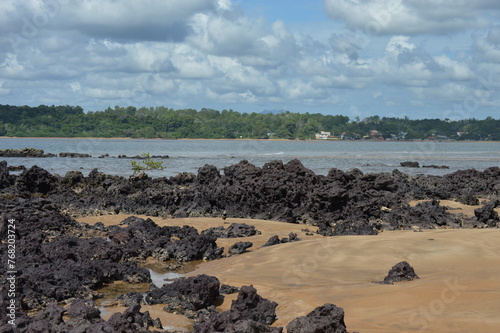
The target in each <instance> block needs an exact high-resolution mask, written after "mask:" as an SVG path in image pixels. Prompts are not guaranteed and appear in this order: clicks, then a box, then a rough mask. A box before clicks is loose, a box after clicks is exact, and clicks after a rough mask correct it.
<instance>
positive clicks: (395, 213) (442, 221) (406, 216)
mask: <svg viewBox="0 0 500 333" xmlns="http://www.w3.org/2000/svg"><path fill="white" fill-rule="evenodd" d="M384 220H385V221H387V222H388V223H389V224H390V225H391V226H392V229H393V230H398V229H411V228H412V227H413V226H420V227H423V228H426V229H432V228H436V227H444V226H447V227H454V228H456V227H459V226H461V225H462V223H463V217H462V216H458V215H454V214H450V213H449V212H447V210H446V207H444V206H441V205H440V204H439V201H437V200H431V201H426V202H421V203H419V204H417V205H416V206H415V207H410V206H409V205H402V206H400V207H396V208H394V209H392V210H391V211H390V212H388V213H387V214H385V215H384Z"/></svg>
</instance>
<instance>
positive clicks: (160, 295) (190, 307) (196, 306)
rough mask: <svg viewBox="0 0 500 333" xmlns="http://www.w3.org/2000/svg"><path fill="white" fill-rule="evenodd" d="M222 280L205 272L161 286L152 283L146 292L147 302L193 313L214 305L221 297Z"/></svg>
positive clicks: (174, 310) (169, 309) (167, 309)
mask: <svg viewBox="0 0 500 333" xmlns="http://www.w3.org/2000/svg"><path fill="white" fill-rule="evenodd" d="M219 288H220V282H219V279H217V278H216V277H214V276H208V275H205V274H202V275H198V276H193V277H189V278H185V279H178V280H176V281H174V282H172V283H171V284H165V285H163V286H162V287H161V288H156V287H155V286H154V285H152V288H151V290H150V291H149V292H148V293H147V294H146V297H145V302H146V303H147V304H165V311H169V312H180V313H187V312H190V311H191V313H192V312H193V311H198V310H200V309H203V308H207V307H209V306H210V305H214V304H215V302H216V301H217V299H218V297H219V295H220V294H219Z"/></svg>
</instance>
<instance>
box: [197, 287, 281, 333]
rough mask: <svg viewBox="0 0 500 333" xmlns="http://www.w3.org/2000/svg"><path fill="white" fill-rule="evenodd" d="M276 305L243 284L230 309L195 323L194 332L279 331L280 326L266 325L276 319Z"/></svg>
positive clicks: (271, 332) (272, 332)
mask: <svg viewBox="0 0 500 333" xmlns="http://www.w3.org/2000/svg"><path fill="white" fill-rule="evenodd" d="M277 305H278V304H277V303H275V302H271V301H269V300H267V299H264V298H262V297H261V296H259V295H258V294H257V290H256V289H255V288H254V287H253V286H243V287H241V290H240V293H239V294H238V298H237V299H236V300H234V301H233V303H232V305H231V309H230V310H228V311H225V312H222V313H217V312H214V313H212V314H211V315H210V317H209V318H207V319H206V320H205V321H202V322H201V323H198V324H197V325H195V332H196V333H204V332H263V333H267V332H269V333H281V332H282V330H283V329H282V328H281V327H270V326H268V325H271V324H272V323H274V321H275V320H276V306H277Z"/></svg>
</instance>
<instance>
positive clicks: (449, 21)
mask: <svg viewBox="0 0 500 333" xmlns="http://www.w3.org/2000/svg"><path fill="white" fill-rule="evenodd" d="M324 4H325V9H326V11H327V12H328V14H329V15H330V16H331V17H332V18H334V19H339V20H342V21H344V22H345V23H346V25H347V27H348V28H350V29H352V30H356V31H363V32H366V33H368V34H372V35H379V34H380V35H392V34H400V35H417V34H437V35H441V34H447V33H451V32H457V31H463V30H467V29H470V28H477V27H483V26H485V25H486V24H487V21H486V19H484V18H483V16H482V15H481V14H484V13H486V12H487V11H488V10H492V9H493V10H495V9H496V10H498V9H500V4H499V2H498V1H496V0H479V1H467V0H458V1H457V0H440V1H433V0H407V1H403V0H389V1H388V0H371V1H363V0H325V2H324Z"/></svg>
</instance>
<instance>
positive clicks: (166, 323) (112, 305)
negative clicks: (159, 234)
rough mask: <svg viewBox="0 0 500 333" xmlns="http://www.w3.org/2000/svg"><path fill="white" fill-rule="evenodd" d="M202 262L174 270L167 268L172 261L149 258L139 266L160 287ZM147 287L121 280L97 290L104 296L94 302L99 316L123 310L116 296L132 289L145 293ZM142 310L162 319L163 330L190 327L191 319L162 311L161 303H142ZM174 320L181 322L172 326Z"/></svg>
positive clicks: (147, 289)
mask: <svg viewBox="0 0 500 333" xmlns="http://www.w3.org/2000/svg"><path fill="white" fill-rule="evenodd" d="M202 262H203V261H201V260H200V261H193V262H188V263H184V264H183V266H182V267H180V268H178V269H176V270H175V271H172V270H169V268H171V267H172V263H164V262H158V261H155V260H150V261H148V262H147V263H145V264H142V265H141V266H142V267H144V268H146V269H148V270H149V273H150V275H151V281H152V282H151V283H153V284H154V285H156V286H157V287H159V288H161V287H162V286H163V285H165V284H169V283H172V282H174V280H175V279H178V278H182V277H184V276H186V274H187V273H189V272H192V271H194V270H195V269H196V268H197V266H198V265H199V264H200V263H202ZM149 288H150V283H127V282H123V281H115V282H113V283H111V284H109V285H107V286H104V287H102V288H101V289H99V290H97V291H98V292H99V293H100V294H102V295H104V297H102V298H99V299H97V300H96V301H95V302H96V305H97V307H98V308H99V310H100V311H101V316H102V317H103V318H109V317H110V316H111V315H112V314H113V313H115V312H123V311H124V307H122V306H120V303H119V302H118V301H117V300H116V298H117V297H118V296H120V295H123V294H127V293H129V292H132V291H133V292H138V293H142V294H143V295H146V293H147V292H148V291H149ZM144 311H150V314H151V315H152V317H153V318H160V320H162V323H163V329H164V330H177V331H184V330H185V329H186V328H189V327H191V328H192V321H191V320H188V319H187V318H186V317H184V316H181V315H173V314H169V313H167V312H165V311H163V305H161V304H159V305H155V306H148V305H142V309H141V312H144ZM152 312H156V313H154V315H156V316H154V315H153V313H152ZM175 316H180V317H182V318H176V317H175ZM167 318H168V319H167ZM176 322H178V323H182V324H180V325H176V326H172V325H173V324H174V325H175V323H176ZM188 331H189V329H188Z"/></svg>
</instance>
